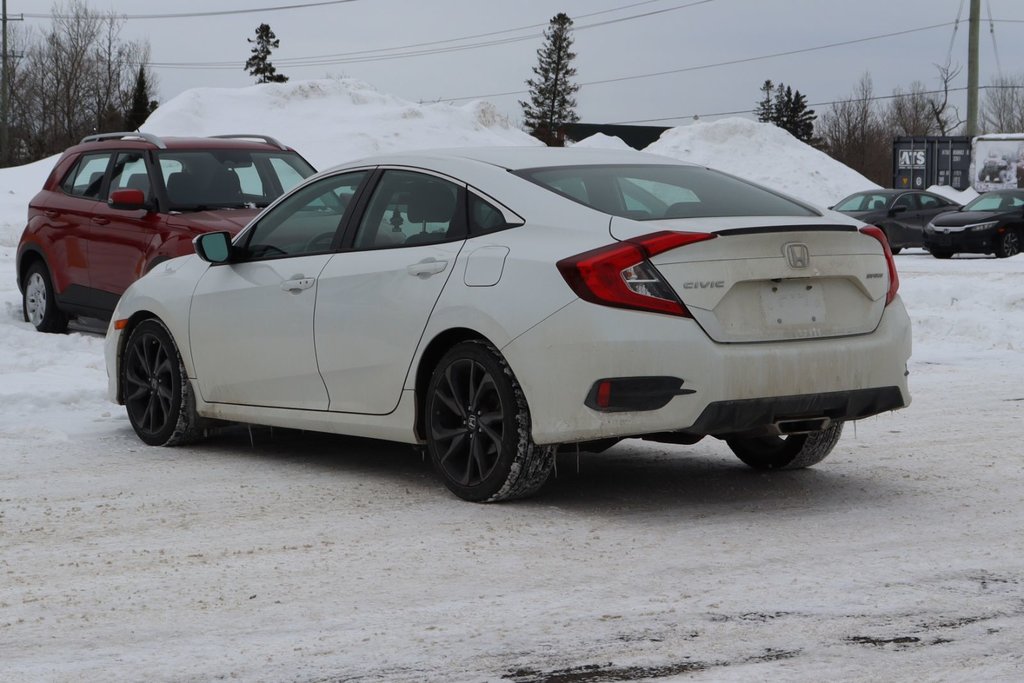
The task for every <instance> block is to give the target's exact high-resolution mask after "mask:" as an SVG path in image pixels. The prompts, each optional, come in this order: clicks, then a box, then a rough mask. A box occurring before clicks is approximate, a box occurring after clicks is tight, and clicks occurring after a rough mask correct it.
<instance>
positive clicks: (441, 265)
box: [405, 258, 448, 279]
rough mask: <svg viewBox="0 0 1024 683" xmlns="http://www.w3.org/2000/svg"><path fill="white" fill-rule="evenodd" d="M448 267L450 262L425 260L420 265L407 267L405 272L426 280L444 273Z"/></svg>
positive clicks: (432, 259) (415, 264) (433, 259)
mask: <svg viewBox="0 0 1024 683" xmlns="http://www.w3.org/2000/svg"><path fill="white" fill-rule="evenodd" d="M447 267H448V261H445V260H441V259H435V258H425V259H423V260H422V261H420V262H419V263H414V264H412V265H411V266H406V268H405V270H406V272H408V273H409V275H415V276H416V277H421V278H423V279H426V278H428V277H430V276H431V275H437V274H438V273H441V272H443V271H444V269H445V268H447Z"/></svg>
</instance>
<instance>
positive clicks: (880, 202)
mask: <svg viewBox="0 0 1024 683" xmlns="http://www.w3.org/2000/svg"><path fill="white" fill-rule="evenodd" d="M888 203H889V197H887V196H886V195H884V194H876V193H874V192H860V193H858V194H851V195H850V196H849V197H847V198H846V199H844V200H843V201H841V202H839V203H838V204H836V205H835V207H833V208H835V210H836V211H875V210H877V209H884V208H885V205H886V204H888Z"/></svg>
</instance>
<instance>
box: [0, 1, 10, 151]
mask: <svg viewBox="0 0 1024 683" xmlns="http://www.w3.org/2000/svg"><path fill="white" fill-rule="evenodd" d="M2 12H3V13H2V15H0V22H2V23H3V45H2V46H0V50H2V51H3V54H2V56H0V59H2V60H3V64H2V65H0V81H3V84H2V89H0V166H6V165H7V160H8V159H9V158H10V156H9V155H8V153H7V145H8V143H7V108H8V104H7V92H8V90H9V88H8V87H7V84H8V83H9V82H10V81H9V77H10V74H9V73H8V71H7V0H3V9H2Z"/></svg>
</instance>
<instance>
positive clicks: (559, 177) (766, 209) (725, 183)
mask: <svg viewBox="0 0 1024 683" xmlns="http://www.w3.org/2000/svg"><path fill="white" fill-rule="evenodd" d="M516 174H517V175H519V176H520V177H522V178H525V179H526V180H529V181H531V182H533V183H536V184H537V185H540V186H541V187H544V188H546V189H548V190H551V191H552V192H555V193H557V194H560V195H562V196H564V197H566V198H568V199H571V200H573V201H575V202H579V203H580V204H584V205H586V206H589V207H590V208H592V209H596V210H598V211H602V212H604V213H608V214H611V215H613V216H622V217H624V218H632V219H634V220H662V219H671V218H702V217H706V216H817V215H818V213H817V212H816V211H814V210H812V209H811V208H810V207H807V206H804V205H802V204H798V203H797V202H795V201H793V200H790V199H787V198H785V197H782V196H781V195H777V194H775V193H774V192H771V191H769V190H766V189H763V188H760V187H757V186H756V185H752V184H750V183H748V182H746V181H744V180H740V179H739V178H734V177H733V176H730V175H726V174H724V173H719V172H718V171H712V170H710V169H706V168H701V167H699V166H674V165H668V164H665V165H661V164H637V165H625V164H624V165H618V164H616V165H607V166H605V165H602V166H561V167H554V168H533V169H524V170H520V171H516Z"/></svg>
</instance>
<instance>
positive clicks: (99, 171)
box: [60, 152, 111, 200]
mask: <svg viewBox="0 0 1024 683" xmlns="http://www.w3.org/2000/svg"><path fill="white" fill-rule="evenodd" d="M110 157H111V153H110V152H104V153H100V154H83V155H82V158H81V159H80V160H79V161H78V163H77V164H75V167H74V168H73V169H71V172H70V173H68V175H67V176H66V177H65V178H64V181H63V182H62V183H61V185H60V186H61V189H62V190H64V191H65V192H66V193H68V194H69V195H71V196H73V197H82V198H83V199H97V200H98V199H101V198H102V195H101V194H100V191H101V190H102V189H103V176H104V174H105V173H106V172H107V166H109V165H110Z"/></svg>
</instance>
